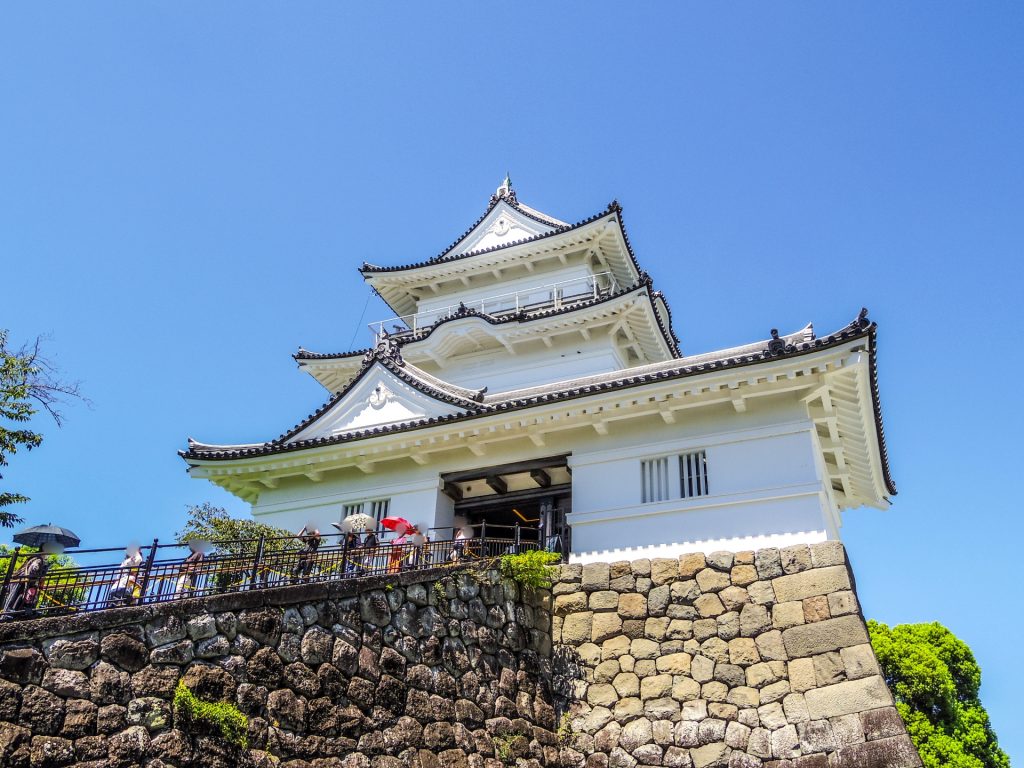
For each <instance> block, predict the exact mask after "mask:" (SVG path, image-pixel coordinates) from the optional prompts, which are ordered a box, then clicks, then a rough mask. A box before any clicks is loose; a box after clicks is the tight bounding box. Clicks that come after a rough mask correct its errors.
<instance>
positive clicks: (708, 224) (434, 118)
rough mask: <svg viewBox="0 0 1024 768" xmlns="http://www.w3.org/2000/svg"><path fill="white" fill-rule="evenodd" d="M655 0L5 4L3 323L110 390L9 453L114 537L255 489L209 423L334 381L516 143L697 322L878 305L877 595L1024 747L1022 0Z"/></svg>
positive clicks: (727, 334)
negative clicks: (972, 672) (890, 500)
mask: <svg viewBox="0 0 1024 768" xmlns="http://www.w3.org/2000/svg"><path fill="white" fill-rule="evenodd" d="M630 5H631V4H622V3H615V4H612V3H598V2H593V3H586V4H583V3H559V4H529V3H521V4H516V5H514V6H513V5H509V4H483V3H468V2H467V3H462V4H403V3H391V4H364V5H363V6H360V7H356V6H355V5H354V4H337V3H303V4H300V5H294V4H288V5H285V4H282V3H264V4H252V3H208V2H204V3H144V4H141V3H140V4H129V3H122V4H116V5H115V4H103V3H94V4H62V5H60V6H56V5H48V4H45V3H32V4H24V5H12V4H7V5H5V6H4V8H3V10H0V286H2V292H0V296H2V304H0V327H8V328H10V330H11V332H12V335H13V337H14V338H15V339H22V340H24V339H27V338H29V337H32V336H34V335H35V334H38V333H44V334H49V335H50V336H51V340H50V341H49V343H48V346H49V349H50V351H51V353H52V355H53V356H54V357H55V358H56V360H57V361H58V362H59V364H60V365H61V366H62V367H63V369H64V370H65V371H66V372H67V373H68V375H69V376H71V377H73V378H79V379H81V380H82V387H83V390H84V392H85V393H86V394H87V395H88V396H89V397H90V398H91V399H92V400H93V402H94V405H93V407H92V408H91V409H87V408H85V407H81V406H79V407H73V408H71V409H70V410H69V413H68V416H69V418H68V422H67V425H66V426H65V427H64V428H63V429H62V430H60V431H58V430H57V429H55V428H53V427H52V426H51V425H50V424H47V423H46V422H41V423H40V427H41V428H42V429H43V430H44V431H45V433H46V442H45V443H44V445H43V447H42V448H40V449H39V450H38V451H36V452H33V453H32V454H22V455H19V456H17V457H16V458H15V460H14V461H13V462H12V464H11V466H10V467H9V470H8V472H7V473H5V474H6V478H5V481H6V482H8V483H9V485H10V486H11V487H15V488H17V489H18V490H21V491H23V492H25V493H27V494H29V495H30V496H32V498H33V501H32V503H31V505H30V506H28V507H26V508H25V509H24V510H23V511H24V513H25V515H26V517H27V518H28V519H29V520H31V521H33V522H45V521H48V520H53V521H54V522H57V521H60V522H62V523H65V524H67V525H69V526H71V527H73V528H74V529H76V530H77V531H79V532H80V533H81V534H82V535H83V537H84V538H85V540H86V542H87V543H88V544H93V545H99V544H107V543H117V542H118V541H120V540H123V539H126V538H137V539H148V538H152V537H154V536H159V537H161V538H168V537H170V536H171V535H172V533H173V531H175V530H176V529H177V527H178V526H179V525H180V523H181V522H182V520H183V512H184V507H185V505H186V504H188V503H196V502H201V501H205V500H210V501H213V502H215V503H217V504H223V505H225V506H227V507H229V508H230V509H231V510H232V511H234V512H236V513H239V514H242V513H244V512H245V511H246V506H245V505H244V504H242V503H241V502H240V501H238V500H237V499H234V498H233V497H230V496H228V495H226V494H225V493H223V492H220V491H218V490H217V489H215V488H214V487H213V486H209V485H207V484H204V483H201V482H199V481H191V480H189V479H188V477H187V476H186V474H185V471H184V465H183V464H182V462H181V461H180V459H179V458H178V457H177V456H176V451H177V450H178V449H179V448H181V447H183V445H184V444H185V439H186V436H188V435H194V436H195V437H197V438H200V439H203V440H208V441H212V442H244V441H258V440H263V439H267V438H270V437H273V436H276V435H278V434H279V433H280V432H282V431H283V430H284V429H285V428H287V427H289V426H291V425H292V424H294V423H295V422H297V421H298V420H299V419H300V418H301V417H303V416H305V415H306V414H307V413H309V412H310V411H311V410H313V409H314V408H315V407H316V406H318V405H319V404H320V403H321V402H322V400H323V392H322V390H321V389H320V388H319V386H318V385H317V384H316V383H315V382H314V381H313V380H312V379H311V378H309V377H308V376H305V375H304V374H301V373H299V372H297V371H296V369H295V366H294V364H293V362H292V360H291V359H290V354H291V353H292V352H294V351H295V349H296V348H297V347H298V346H299V345H300V344H301V345H303V346H305V347H307V348H309V349H313V350H324V351H328V350H340V349H346V348H348V347H349V345H350V341H351V340H352V339H353V337H354V338H355V340H356V341H355V346H365V345H366V343H367V342H368V335H367V331H366V330H365V328H364V327H361V326H360V324H359V320H360V313H361V311H362V309H363V307H364V304H365V302H366V297H367V289H366V288H365V287H364V285H363V284H362V281H361V279H360V278H359V276H358V274H357V273H356V271H355V269H356V267H357V266H358V264H359V263H360V262H361V261H363V260H364V259H367V260H370V261H373V262H376V263H387V264H392V263H401V262H405V261H410V260H414V259H420V258H424V257H428V256H431V255H433V254H435V253H437V252H438V251H440V250H441V249H442V248H443V247H444V246H446V245H447V244H448V243H450V242H451V241H452V240H453V239H454V238H455V237H456V236H457V235H458V234H460V233H461V232H462V231H463V230H464V229H465V227H466V226H468V224H469V223H470V222H471V221H472V220H473V219H475V218H476V217H477V216H478V215H479V214H480V213H481V212H482V211H483V209H484V207H485V206H486V203H487V199H488V196H489V195H490V193H491V192H492V191H493V190H494V188H495V187H496V186H497V185H498V183H499V182H500V180H501V178H502V177H503V176H504V173H505V171H506V170H508V171H510V172H511V174H512V179H513V182H514V184H515V187H516V188H517V191H518V192H519V196H520V199H521V200H523V201H524V202H526V203H528V204H530V205H532V206H534V207H537V208H539V209H541V210H544V211H547V212H549V213H551V214H552V215H555V216H558V217H560V218H563V219H566V220H577V219H579V218H583V217H585V216H587V215H589V214H591V213H594V212H596V211H597V210H600V209H601V208H603V207H604V206H605V205H606V204H607V203H608V201H609V200H611V199H613V198H617V199H618V200H620V201H621V202H622V204H623V205H624V206H625V218H626V223H627V226H628V227H629V231H630V235H631V238H632V241H633V244H634V246H635V249H636V251H637V254H638V256H639V258H640V260H641V261H642V262H643V263H644V265H645V266H646V267H647V268H648V269H649V271H650V272H651V273H652V275H653V277H654V279H655V283H656V286H657V287H658V288H661V289H662V290H664V291H665V292H666V294H667V296H668V298H669V300H670V302H671V303H672V307H673V313H674V317H675V324H676V329H677V332H678V333H679V335H680V336H681V337H682V341H683V347H684V350H685V351H687V352H700V351H705V350H710V349H716V348H719V347H723V346H728V345H732V344H737V343H743V342H747V341H750V340H753V339H756V338H763V337H764V336H765V335H766V334H767V332H768V329H769V328H771V327H779V328H780V329H785V330H787V331H788V330H792V329H795V328H798V327H801V326H802V325H803V324H804V323H805V322H807V321H808V320H813V321H814V322H815V324H816V327H817V328H818V329H819V331H822V332H827V331H829V330H832V329H834V328H837V327H840V326H842V325H843V324H845V323H846V322H847V321H848V320H850V319H851V318H852V317H853V316H854V315H855V314H856V313H857V311H858V310H859V309H860V307H861V306H862V305H866V306H868V307H869V308H870V310H871V316H872V317H873V318H874V319H876V320H877V321H878V322H879V324H880V366H881V384H882V396H883V406H884V411H885V421H886V430H887V435H888V439H889V446H890V453H891V457H892V465H893V471H894V474H895V478H896V481H897V483H898V485H899V487H900V493H899V496H898V497H897V499H896V503H895V505H894V507H893V508H892V510H891V511H889V512H886V513H880V512H876V511H871V510H855V511H851V512H849V513H847V515H846V523H845V528H844V537H845V540H846V542H847V544H848V546H849V550H850V553H851V558H852V559H853V562H854V565H855V568H856V572H857V577H858V586H859V589H860V595H861V598H862V601H863V604H864V608H865V612H866V613H867V615H868V616H871V617H875V618H878V619H880V620H882V621H886V622H890V623H900V622H916V621H930V620H939V621H942V622H944V623H945V624H947V625H948V626H949V627H950V628H952V629H953V630H954V631H955V632H956V633H957V634H958V635H960V636H961V637H963V638H964V639H965V640H967V641H968V642H969V643H970V644H971V646H972V647H973V649H974V651H975V653H976V654H977V656H978V658H979V660H980V661H981V663H982V665H983V670H984V674H985V677H984V681H985V682H984V687H983V696H984V700H985V703H986V704H987V706H988V707H989V710H990V712H991V714H992V716H993V719H994V722H995V725H996V728H997V730H998V732H999V734H1000V737H1001V741H1002V743H1003V745H1004V747H1005V748H1006V749H1007V750H1008V751H1009V753H1010V754H1011V756H1015V757H1018V758H1020V757H1021V756H1022V755H1024V732H1021V731H1020V729H1019V728H1018V726H1019V689H1020V686H1021V683H1022V680H1021V671H1020V668H1019V666H1018V665H1017V661H1018V654H1017V649H1016V644H1017V642H1019V637H1020V636H1021V635H1022V634H1024V624H1022V619H1021V613H1020V611H1019V610H1017V608H1016V607H1019V605H1020V600H1021V598H1020V594H1019V588H1018V584H1017V582H1018V581H1019V578H1018V577H1019V573H1020V569H1019V561H1020V554H1019V552H1020V540H1021V536H1022V533H1024V523H1022V516H1021V510H1020V502H1019V499H1016V496H1015V491H1014V490H1013V489H1014V487H1015V484H1014V482H1013V478H1015V477H1017V476H1018V475H1019V473H1020V449H1019V445H1020V441H1019V434H1020V431H1021V426H1022V424H1021V421H1022V419H1021V413H1020V394H1019V384H1018V382H1019V381H1020V380H1021V375H1022V373H1024V371H1022V366H1021V363H1020V357H1019V353H1018V351H1017V348H1018V346H1019V341H1018V337H1019V334H1020V330H1019V326H1020V313H1019V308H1020V306H1021V301H1020V294H1021V289H1022V287H1024V280H1022V277H1024V275H1022V268H1021V265H1020V259H1021V256H1022V246H1024V224H1022V221H1024V216H1022V214H1024V181H1022V179H1024V144H1022V142H1021V138H1020V137H1021V135H1022V125H1021V123H1022V118H1024V78H1022V77H1021V73H1022V72H1024V44H1022V43H1021V40H1024V6H1021V5H1020V4H1013V3H998V2H991V3H974V4H968V3H959V4H956V3H928V4H926V5H925V4H910V3H902V2H895V3H888V2H887V3H844V4H839V3H816V4H794V3H773V4H760V3H759V4H747V3H734V4H728V5H726V4H706V5H696V4H682V3H676V4H653V3H651V4H642V5H640V7H636V8H633V7H630ZM389 314H390V313H389V312H388V311H387V310H386V309H385V308H384V307H383V305H382V304H381V303H380V302H379V301H378V300H376V299H373V300H372V301H371V302H370V304H369V306H368V307H367V311H366V317H365V320H367V321H368V320H372V319H380V318H383V317H386V316H388V315H389ZM1015 499H1016V500H1015ZM1015 731H1016V732H1015Z"/></svg>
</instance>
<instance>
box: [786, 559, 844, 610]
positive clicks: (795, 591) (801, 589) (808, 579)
mask: <svg viewBox="0 0 1024 768" xmlns="http://www.w3.org/2000/svg"><path fill="white" fill-rule="evenodd" d="M772 589H773V590H775V599H776V600H778V601H779V602H787V601H789V600H803V599H804V598H805V597H814V596H815V595H829V594H831V593H833V592H839V591H840V590H849V589H852V586H851V584H850V574H849V572H848V571H847V570H846V566H844V565H833V566H830V567H828V568H814V569H812V570H810V571H804V572H802V573H794V574H791V575H787V576H780V577H778V578H775V579H772Z"/></svg>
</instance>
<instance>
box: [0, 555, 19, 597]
mask: <svg viewBox="0 0 1024 768" xmlns="http://www.w3.org/2000/svg"><path fill="white" fill-rule="evenodd" d="M20 552H21V547H15V548H14V551H13V552H12V553H11V562H9V563H8V564H7V573H5V574H4V586H3V588H2V589H0V610H2V609H3V606H4V605H5V604H6V603H7V588H8V587H9V586H11V578H12V577H13V576H14V570H15V569H16V568H17V566H18V554H19V553H20Z"/></svg>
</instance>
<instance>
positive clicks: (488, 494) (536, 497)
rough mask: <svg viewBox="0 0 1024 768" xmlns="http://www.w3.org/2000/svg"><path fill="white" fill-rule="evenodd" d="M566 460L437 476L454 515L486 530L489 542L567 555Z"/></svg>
mask: <svg viewBox="0 0 1024 768" xmlns="http://www.w3.org/2000/svg"><path fill="white" fill-rule="evenodd" d="M567 459H568V456H554V457H549V458H545V459H534V460H531V461H524V462H516V463H513V464H503V465H500V466H494V467H484V468H480V469H476V470H468V471H464V472H452V473H448V474H446V475H443V476H442V480H443V481H444V492H445V493H446V494H447V495H448V496H450V497H451V498H452V499H453V500H454V502H455V515H456V517H459V518H462V519H463V520H465V521H466V522H467V523H468V524H469V525H472V526H473V527H474V530H475V531H476V533H477V534H479V533H480V532H481V527H482V526H483V525H484V524H486V527H487V535H488V538H490V537H492V536H496V537H499V538H506V537H507V538H509V539H512V538H514V534H515V528H516V526H518V527H519V536H520V539H521V541H522V542H523V543H524V544H525V543H527V542H529V543H531V544H532V545H533V546H541V547H544V548H547V549H551V550H552V551H557V552H562V553H568V551H569V541H568V527H567V525H566V522H565V516H566V514H567V513H568V512H569V511H571V509H572V482H571V480H572V478H571V474H570V472H569V468H568V465H567Z"/></svg>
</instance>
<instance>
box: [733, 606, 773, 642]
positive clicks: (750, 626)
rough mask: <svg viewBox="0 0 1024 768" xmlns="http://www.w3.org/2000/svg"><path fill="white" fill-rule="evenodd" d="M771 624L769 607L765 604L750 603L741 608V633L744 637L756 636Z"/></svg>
mask: <svg viewBox="0 0 1024 768" xmlns="http://www.w3.org/2000/svg"><path fill="white" fill-rule="evenodd" d="M769 626H771V624H770V622H769V620H768V609H767V608H765V607H764V606H763V605H754V604H752V603H748V604H747V605H744V606H743V608H742V609H741V610H740V634H741V635H743V637H756V636H757V635H760V634H761V633H762V632H764V631H765V630H767V629H768V628H769Z"/></svg>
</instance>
